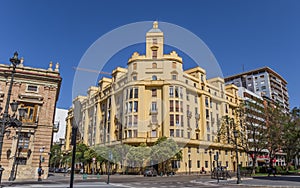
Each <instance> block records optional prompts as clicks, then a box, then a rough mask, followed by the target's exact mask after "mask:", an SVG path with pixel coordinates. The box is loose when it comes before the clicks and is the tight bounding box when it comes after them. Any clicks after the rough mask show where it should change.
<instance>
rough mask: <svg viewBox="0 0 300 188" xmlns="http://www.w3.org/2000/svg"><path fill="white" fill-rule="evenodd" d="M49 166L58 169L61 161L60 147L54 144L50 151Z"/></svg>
mask: <svg viewBox="0 0 300 188" xmlns="http://www.w3.org/2000/svg"><path fill="white" fill-rule="evenodd" d="M50 153H51V154H50V166H52V167H55V168H58V167H60V165H61V163H62V159H63V155H62V151H61V145H60V144H54V145H53V146H52V147H51V149H50Z"/></svg>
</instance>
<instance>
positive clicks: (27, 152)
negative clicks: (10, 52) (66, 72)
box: [0, 60, 62, 180]
mask: <svg viewBox="0 0 300 188" xmlns="http://www.w3.org/2000/svg"><path fill="white" fill-rule="evenodd" d="M11 72H12V67H11V66H9V65H4V64H0V105H1V107H3V108H4V106H5V103H6V98H7V93H8V88H9V84H10V79H11ZM61 81H62V78H61V77H60V73H59V64H58V63H57V64H56V66H55V68H52V62H50V64H49V68H48V69H40V68H32V67H26V66H24V65H23V60H21V64H20V65H18V66H17V68H16V73H15V75H14V82H13V87H12V95H11V100H10V102H12V101H17V102H18V104H19V107H23V108H25V110H26V113H25V117H23V118H22V119H21V121H22V126H21V127H20V128H17V129H16V128H12V127H8V128H7V129H6V131H5V135H4V143H3V148H2V157H1V165H2V167H3V168H4V171H3V176H2V179H3V180H8V178H9V176H10V173H11V171H12V168H13V166H14V170H15V178H16V179H33V178H36V179H37V176H38V174H37V169H38V167H39V165H41V166H42V168H43V170H44V175H43V178H47V177H48V164H49V157H50V155H49V152H50V147H51V144H52V139H53V138H52V137H53V132H55V131H57V130H58V127H57V125H55V124H54V115H55V107H56V102H57V99H58V96H59V91H60V86H61ZM9 114H11V115H12V114H13V112H12V111H11V108H10V109H9ZM17 115H18V112H17ZM9 133H10V134H9ZM14 160H15V165H13V163H14Z"/></svg>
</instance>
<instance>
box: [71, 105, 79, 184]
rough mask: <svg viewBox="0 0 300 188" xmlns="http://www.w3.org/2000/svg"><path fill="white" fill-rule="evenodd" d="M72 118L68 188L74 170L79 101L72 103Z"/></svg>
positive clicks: (72, 179) (72, 178)
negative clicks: (71, 146) (71, 147)
mask: <svg viewBox="0 0 300 188" xmlns="http://www.w3.org/2000/svg"><path fill="white" fill-rule="evenodd" d="M73 112H74V116H73V122H72V142H71V144H72V145H73V149H72V150H73V151H72V164H71V176H70V188H73V182H74V170H75V154H76V136H77V132H78V125H79V123H80V121H81V103H80V101H78V100H76V101H74V111H73Z"/></svg>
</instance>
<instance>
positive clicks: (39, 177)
mask: <svg viewBox="0 0 300 188" xmlns="http://www.w3.org/2000/svg"><path fill="white" fill-rule="evenodd" d="M42 174H43V169H42V167H41V166H39V168H38V181H42Z"/></svg>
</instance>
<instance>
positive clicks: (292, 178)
mask: <svg viewBox="0 0 300 188" xmlns="http://www.w3.org/2000/svg"><path fill="white" fill-rule="evenodd" d="M253 179H258V180H269V181H270V180H271V181H295V182H300V176H275V177H274V176H258V177H253Z"/></svg>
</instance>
